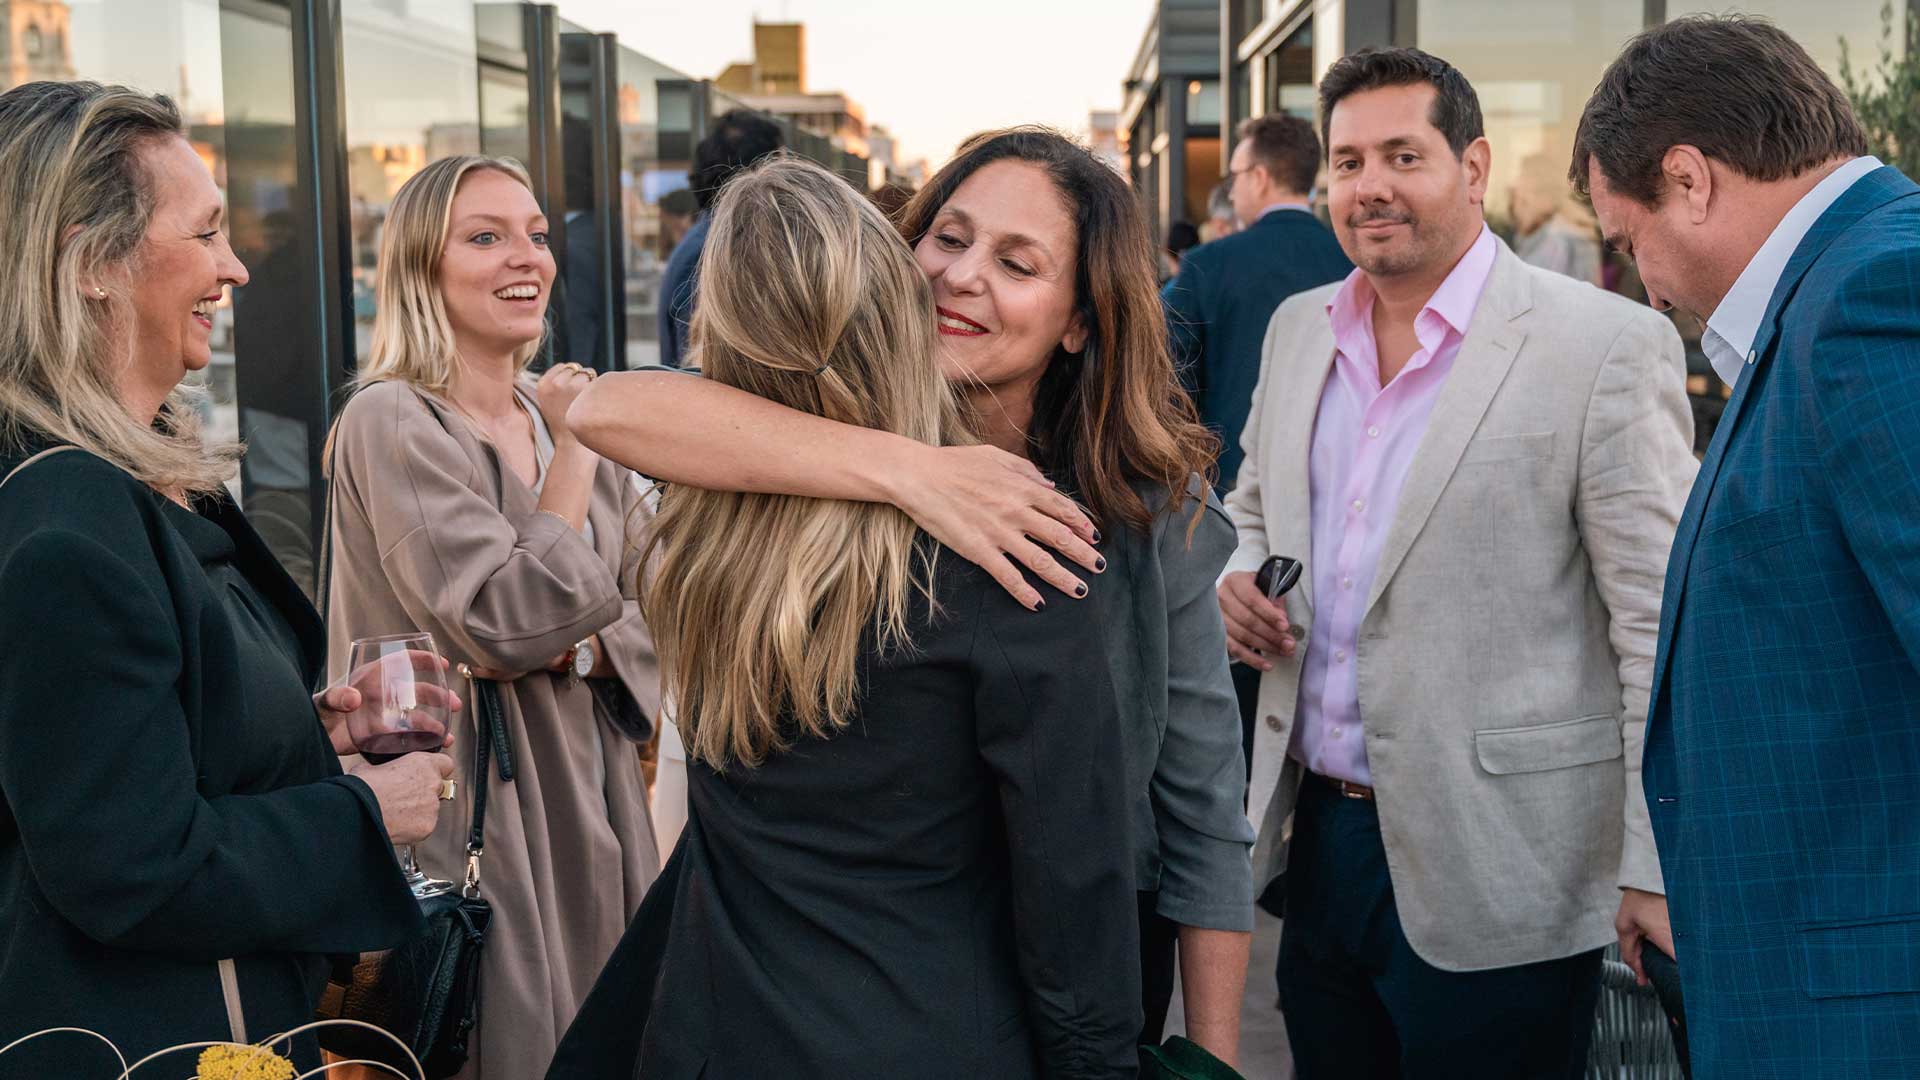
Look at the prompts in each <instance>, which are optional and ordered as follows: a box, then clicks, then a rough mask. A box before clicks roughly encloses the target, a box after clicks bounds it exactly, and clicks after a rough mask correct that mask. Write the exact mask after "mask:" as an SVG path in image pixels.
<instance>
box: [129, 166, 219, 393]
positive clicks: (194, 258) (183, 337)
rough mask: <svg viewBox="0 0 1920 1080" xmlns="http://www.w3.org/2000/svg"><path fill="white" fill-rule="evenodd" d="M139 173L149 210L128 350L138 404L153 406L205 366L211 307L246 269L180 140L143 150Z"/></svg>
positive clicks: (206, 180) (208, 181)
mask: <svg viewBox="0 0 1920 1080" xmlns="http://www.w3.org/2000/svg"><path fill="white" fill-rule="evenodd" d="M140 167H141V169H142V171H143V172H144V173H145V178H146V182H147V184H148V185H149V187H150V190H151V191H152V194H153V200H154V208H153V217H152V219H151V220H150V221H149V222H148V223H147V235H146V237H145V239H143V240H142V241H141V243H140V248H139V252H138V254H137V255H136V257H135V263H134V265H135V266H136V267H137V270H136V272H135V275H134V278H133V284H132V290H131V294H130V297H129V299H130V300H131V301H132V310H133V326H132V328H131V332H132V335H133V336H132V341H131V349H129V350H128V351H129V352H130V353H131V354H132V355H133V356H134V357H135V358H136V359H135V368H134V370H133V377H134V378H136V379H137V380H139V382H140V384H141V386H140V389H141V393H140V394H139V397H141V398H142V399H152V400H158V399H159V398H163V397H165V396H166V394H167V392H168V391H171V390H172V389H173V387H174V386H175V385H177V384H178V383H179V382H180V380H181V379H183V378H185V377H186V374H187V372H189V371H199V370H200V369H202V368H204V367H206V366H207V365H208V364H209V363H210V362H212V359H213V349H212V346H211V343H210V340H209V339H210V337H211V335H212V333H213V312H214V308H215V307H216V306H218V305H219V303H220V299H221V296H222V294H223V293H224V292H225V290H226V288H227V286H229V285H233V286H239V285H245V284H246V283H247V268H246V267H245V266H242V265H241V263H240V260H239V258H237V257H236V256H235V255H234V253H233V248H232V246H231V245H230V244H229V243H228V242H227V235H226V233H225V231H224V230H223V229H222V228H221V226H222V224H223V222H222V217H223V216H224V207H223V205H222V203H221V201H220V189H219V188H217V187H215V186H214V183H213V176H212V174H211V173H209V172H208V171H207V166H206V164H205V163H204V162H202V161H201V160H200V157H199V155H197V154H195V153H194V152H193V147H191V146H189V145H187V141H186V140H185V139H182V138H178V137H168V138H165V139H160V140H157V141H155V142H153V143H150V144H149V145H147V146H146V147H145V148H143V149H142V150H141V151H140Z"/></svg>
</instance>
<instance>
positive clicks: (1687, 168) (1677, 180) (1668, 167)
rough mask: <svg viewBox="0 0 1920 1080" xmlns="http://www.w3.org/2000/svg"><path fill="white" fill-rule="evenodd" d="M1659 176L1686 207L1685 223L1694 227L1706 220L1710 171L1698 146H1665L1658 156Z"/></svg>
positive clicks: (1711, 185) (1710, 194) (1711, 198)
mask: <svg viewBox="0 0 1920 1080" xmlns="http://www.w3.org/2000/svg"><path fill="white" fill-rule="evenodd" d="M1660 176H1661V178H1662V179H1664V180H1665V181H1666V183H1667V187H1668V189H1669V190H1671V191H1672V192H1673V194H1674V196H1675V197H1677V198H1679V199H1680V200H1681V201H1682V202H1683V203H1684V204H1685V205H1686V208H1687V220H1689V221H1691V222H1693V224H1695V225H1699V224H1701V223H1702V222H1704V221H1706V220H1707V208H1708V207H1709V206H1710V205H1711V204H1712V202H1713V170H1712V169H1711V168H1709V167H1708V166H1707V155H1705V154H1703V153H1701V152H1700V148H1699V147H1697V146H1688V145H1686V144H1684V143H1683V144H1681V145H1679V146H1672V147H1668V148H1667V152H1666V153H1665V154H1662V155H1661V157H1660Z"/></svg>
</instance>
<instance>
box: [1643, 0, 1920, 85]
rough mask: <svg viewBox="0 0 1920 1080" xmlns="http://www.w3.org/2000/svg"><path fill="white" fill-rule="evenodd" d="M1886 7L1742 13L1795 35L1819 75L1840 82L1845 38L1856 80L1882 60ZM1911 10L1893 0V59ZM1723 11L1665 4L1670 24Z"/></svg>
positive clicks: (1761, 6) (1795, 6)
mask: <svg viewBox="0 0 1920 1080" xmlns="http://www.w3.org/2000/svg"><path fill="white" fill-rule="evenodd" d="M1884 3H1885V0H1828V2H1826V3H1810V2H1809V0H1741V3H1740V5H1739V8H1740V10H1741V11H1742V12H1744V13H1745V14H1748V15H1764V16H1765V17H1767V18H1768V19H1771V20H1773V23H1774V25H1776V26H1778V27H1779V28H1780V29H1782V30H1785V31H1786V32H1787V33H1789V34H1791V35H1793V39H1794V40H1795V41H1798V42H1799V43H1800V44H1801V45H1803V46H1805V47H1806V50H1807V52H1809V53H1811V54H1812V55H1813V59H1814V61H1815V62H1816V63H1818V64H1819V65H1820V67H1821V69H1822V70H1824V71H1825V72H1826V73H1827V74H1828V75H1830V76H1832V77H1833V79H1834V81H1836V82H1838V81H1839V79H1840V40H1841V39H1842V38H1845V39H1846V42H1847V50H1848V52H1849V54H1850V55H1851V56H1852V58H1853V68H1854V72H1855V77H1856V78H1858V77H1859V73H1860V72H1861V71H1862V69H1871V68H1872V67H1873V66H1874V64H1875V62H1876V61H1877V60H1878V58H1879V56H1880V9H1881V8H1882V7H1883V6H1884ZM1909 7H1911V5H1910V4H1909V3H1907V2H1905V0H1894V3H1893V56H1894V59H1896V60H1897V59H1899V58H1900V56H1901V55H1902V54H1903V53H1905V52H1906V47H1905V42H1906V26H1907V19H1908V18H1909V17H1910V16H1909V14H1908V8H1909ZM1724 11H1726V8H1724V7H1716V8H1707V7H1703V6H1698V5H1696V4H1688V3H1684V2H1683V3H1674V2H1671V0H1669V3H1668V4H1667V16H1668V17H1669V18H1676V17H1678V16H1681V15H1693V14H1702V13H1704V14H1709V15H1718V14H1721V13H1723V12H1724Z"/></svg>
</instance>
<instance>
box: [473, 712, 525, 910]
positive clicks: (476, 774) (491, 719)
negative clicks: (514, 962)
mask: <svg viewBox="0 0 1920 1080" xmlns="http://www.w3.org/2000/svg"><path fill="white" fill-rule="evenodd" d="M470 685H471V686H472V687H473V696H474V704H475V705H476V706H478V708H479V712H478V714H477V715H476V716H475V718H474V728H475V731H474V740H473V779H472V781H471V782H472V784H473V822H472V824H471V825H470V826H469V827H468V829H467V878H466V881H465V882H463V883H462V884H461V888H460V894H461V895H462V896H465V897H467V898H468V899H470V900H471V899H473V898H474V897H477V896H479V895H480V856H481V855H482V854H483V853H484V852H485V850H486V826H487V791H488V789H489V788H491V787H492V786H493V785H492V784H491V783H489V781H490V780H491V779H492V778H491V777H490V776H488V775H487V773H488V769H489V766H491V767H493V768H498V769H499V770H500V781H501V782H502V783H512V782H513V773H514V768H513V746H512V743H511V742H510V741H509V740H508V738H507V717H506V710H504V709H503V708H501V706H500V684H499V683H497V682H494V681H493V680H492V679H482V678H478V677H474V678H472V679H471V680H470Z"/></svg>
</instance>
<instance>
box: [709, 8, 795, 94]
mask: <svg viewBox="0 0 1920 1080" xmlns="http://www.w3.org/2000/svg"><path fill="white" fill-rule="evenodd" d="M806 46H807V31H806V27H805V26H804V25H803V24H801V23H797V22H781V23H763V22H760V21H759V20H757V19H756V20H755V21H754V24H753V59H752V60H748V61H741V62H736V63H732V64H728V65H727V69H726V70H725V71H723V72H721V73H720V77H719V78H717V79H715V80H713V83H714V85H715V86H718V87H719V88H720V89H722V90H724V91H726V92H727V93H729V94H732V95H734V96H735V97H746V96H748V95H762V94H764V95H776V94H804V93H806V92H807V48H806Z"/></svg>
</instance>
